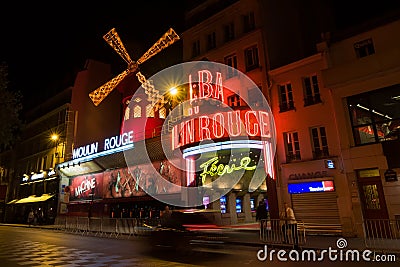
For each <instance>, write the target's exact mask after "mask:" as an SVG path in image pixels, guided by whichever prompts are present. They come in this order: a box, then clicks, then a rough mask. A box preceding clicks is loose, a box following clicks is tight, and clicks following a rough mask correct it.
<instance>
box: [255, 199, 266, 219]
mask: <svg viewBox="0 0 400 267" xmlns="http://www.w3.org/2000/svg"><path fill="white" fill-rule="evenodd" d="M265 219H268V211H267V205H265V201H264V200H260V202H259V203H258V207H257V210H256V220H257V221H261V220H265Z"/></svg>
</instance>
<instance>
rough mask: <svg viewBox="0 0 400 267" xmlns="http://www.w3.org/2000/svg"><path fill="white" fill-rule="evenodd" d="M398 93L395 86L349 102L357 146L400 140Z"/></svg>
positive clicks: (360, 95) (350, 99)
mask: <svg viewBox="0 0 400 267" xmlns="http://www.w3.org/2000/svg"><path fill="white" fill-rule="evenodd" d="M399 92H400V84H396V85H393V86H389V87H385V88H381V89H378V90H374V91H370V92H366V93H362V94H358V95H354V96H350V97H348V98H347V105H348V110H349V115H350V118H349V119H350V122H351V125H352V129H353V136H354V143H355V144H356V145H364V144H369V143H376V142H383V141H389V140H396V139H399V137H400V93H399Z"/></svg>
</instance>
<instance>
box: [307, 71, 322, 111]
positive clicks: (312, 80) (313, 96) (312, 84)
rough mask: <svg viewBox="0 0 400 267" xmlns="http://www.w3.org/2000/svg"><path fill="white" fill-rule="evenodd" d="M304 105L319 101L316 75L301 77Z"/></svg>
mask: <svg viewBox="0 0 400 267" xmlns="http://www.w3.org/2000/svg"><path fill="white" fill-rule="evenodd" d="M303 86H304V106H309V105H313V104H316V103H321V96H320V94H319V86H318V79H317V75H313V76H311V77H305V78H303Z"/></svg>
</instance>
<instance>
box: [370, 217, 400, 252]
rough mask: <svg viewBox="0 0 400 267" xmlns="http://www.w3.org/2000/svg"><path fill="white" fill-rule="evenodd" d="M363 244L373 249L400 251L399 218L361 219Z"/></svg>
mask: <svg viewBox="0 0 400 267" xmlns="http://www.w3.org/2000/svg"><path fill="white" fill-rule="evenodd" d="M363 229H364V240H365V246H366V247H367V248H370V249H374V250H383V251H396V252H399V251H400V220H389V219H373V220H372V219H370V220H364V221H363Z"/></svg>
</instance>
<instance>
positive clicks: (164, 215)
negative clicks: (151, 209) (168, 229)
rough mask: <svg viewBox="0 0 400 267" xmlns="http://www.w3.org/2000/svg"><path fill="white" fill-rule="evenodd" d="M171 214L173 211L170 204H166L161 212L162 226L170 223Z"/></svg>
mask: <svg viewBox="0 0 400 267" xmlns="http://www.w3.org/2000/svg"><path fill="white" fill-rule="evenodd" d="M171 214H172V211H171V210H170V208H169V206H168V205H166V206H165V207H164V210H163V211H162V212H161V214H160V220H161V222H160V223H161V225H162V226H165V225H166V224H168V223H169V220H170V218H171Z"/></svg>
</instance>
